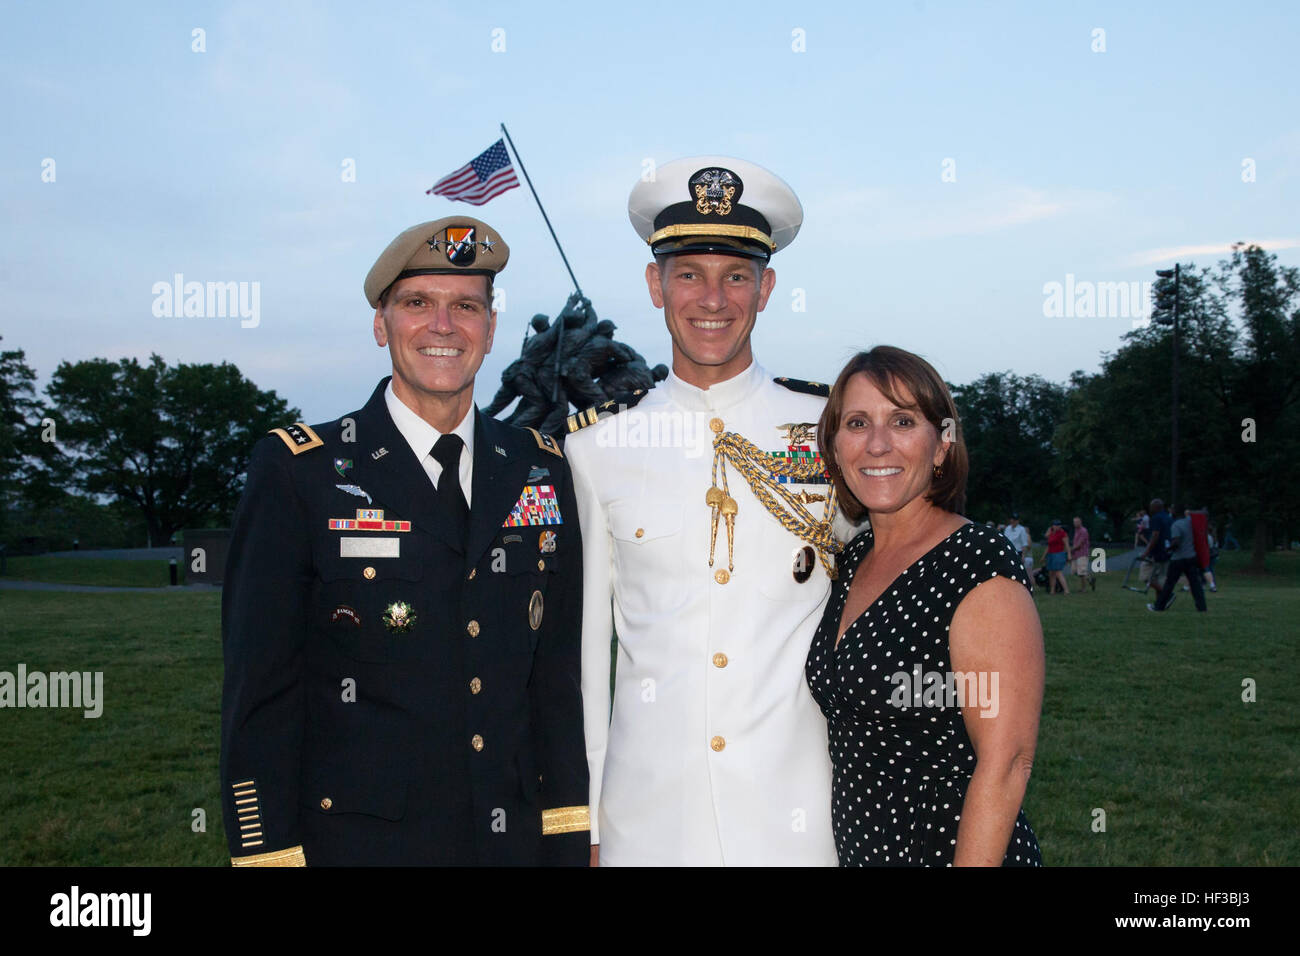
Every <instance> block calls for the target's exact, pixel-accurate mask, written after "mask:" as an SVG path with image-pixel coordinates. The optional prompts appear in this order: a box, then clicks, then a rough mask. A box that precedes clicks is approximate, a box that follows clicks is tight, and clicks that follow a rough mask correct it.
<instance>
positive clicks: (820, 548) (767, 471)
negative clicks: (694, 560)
mask: <svg viewBox="0 0 1300 956" xmlns="http://www.w3.org/2000/svg"><path fill="white" fill-rule="evenodd" d="M721 425H722V423H721V422H718V423H717V425H716V426H714V432H715V434H714V437H713V486H712V487H711V488H710V489H709V490H708V491H707V492H706V493H705V495H704V503H705V504H706V505H708V506H709V508H710V509H711V510H712V512H713V523H712V525H711V529H710V532H709V567H713V552H714V548H715V546H716V544H717V540H718V517H719V515H721V516H722V518H723V519H724V520H725V521H726V524H727V570H728V571H734V570H736V568H735V554H736V547H735V532H736V513H737V511H738V510H739V508H738V506H737V505H736V499H735V498H733V497H731V495H730V494H729V493H728V491H729V489H728V487H727V462H731V464H732V465H733V466H734V467H735V468H736V469H737V470H738V471H739V472H740V473H741V474H742V475H743V476H744V477H745V480H746V481H748V482H749V487H750V490H751V491H753V492H754V497H755V498H757V499H758V500H759V501H760V502H762V504H763V507H764V508H766V509H767V510H768V512H769V513H770V514H771V515H772V517H774V518H775V519H776V520H777V521H779V522H781V526H782V527H783V528H785V529H786V530H787V531H789V532H790V533H791V534H793V535H794V536H795V537H796V538H799V539H800V540H802V541H807V542H808V543H809V544H811V545H812V546H813V547H814V548H815V549H816V550H817V556H818V557H819V558H820V559H821V562H822V567H824V568H825V569H826V574H827V575H828V576H829V577H830V579H831V580H832V581H834V580H835V577H836V569H835V562H834V559H833V557H832V556H833V555H836V554H839V553H840V552H841V551H842V550H844V546H843V545H842V544H840V543H839V542H838V541H836V540H835V534H834V532H832V530H831V519H832V518H833V517H834V516H835V485H834V483H831V484H830V485H829V488H830V491H829V493H828V494H827V495H826V496H825V498H824V499H823V498H822V496H821V495H809V494H808V493H807V492H800V493H799V494H795V493H794V492H792V491H790V489H789V488H788V487H787V486H786V485H783V484H781V483H780V482H779V481H777V478H793V479H794V480H795V481H822V480H824V479H825V472H824V471H823V470H822V467H823V466H822V464H821V462H820V460H808V459H799V458H775V457H773V456H771V455H769V454H767V453H766V452H763V451H760V450H759V449H758V447H757V446H756V445H755V444H754V443H753V442H751V441H749V440H748V439H746V438H744V437H742V436H740V435H737V434H736V433H735V432H724V431H722V428H721ZM719 463H721V465H722V485H721V487H719V485H718V465H719ZM773 492H775V495H774V494H773ZM778 499H779V500H778ZM816 500H823V501H824V504H823V506H822V507H823V511H822V517H821V520H818V519H817V518H815V517H813V514H812V512H811V511H809V510H808V509H807V508H806V507H805V505H807V504H810V503H811V502H812V501H816ZM782 502H784V505H783V504H782Z"/></svg>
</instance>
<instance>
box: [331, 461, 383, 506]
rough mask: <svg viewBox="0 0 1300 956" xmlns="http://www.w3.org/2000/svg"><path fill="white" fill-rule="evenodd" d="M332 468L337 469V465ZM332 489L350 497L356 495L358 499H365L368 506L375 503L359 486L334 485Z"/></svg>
mask: <svg viewBox="0 0 1300 956" xmlns="http://www.w3.org/2000/svg"><path fill="white" fill-rule="evenodd" d="M348 464H349V465H351V464H352V462H348ZM334 467H335V468H337V467H338V465H335V466H334ZM334 487H335V488H337V489H338V490H339V491H346V492H347V493H348V494H350V495H356V496H357V497H358V498H365V499H366V504H368V505H373V504H374V503H375V499H373V498H371V497H370V495H369V494H368V493H367V492H366V490H365V489H364V488H362V487H361V486H360V485H335V486H334Z"/></svg>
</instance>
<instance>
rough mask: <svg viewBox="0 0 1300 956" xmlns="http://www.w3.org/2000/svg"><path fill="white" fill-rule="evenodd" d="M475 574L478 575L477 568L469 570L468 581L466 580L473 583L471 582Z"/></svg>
mask: <svg viewBox="0 0 1300 956" xmlns="http://www.w3.org/2000/svg"><path fill="white" fill-rule="evenodd" d="M476 574H478V568H470V570H469V579H468V580H470V581H473V580H474V575H476Z"/></svg>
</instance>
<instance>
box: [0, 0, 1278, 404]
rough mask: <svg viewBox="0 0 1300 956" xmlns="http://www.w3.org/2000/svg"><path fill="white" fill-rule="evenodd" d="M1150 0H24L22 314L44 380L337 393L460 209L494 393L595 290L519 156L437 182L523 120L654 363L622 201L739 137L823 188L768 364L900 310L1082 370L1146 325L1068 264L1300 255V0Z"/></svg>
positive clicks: (10, 324) (602, 303)
mask: <svg viewBox="0 0 1300 956" xmlns="http://www.w3.org/2000/svg"><path fill="white" fill-rule="evenodd" d="M1129 6H1130V5H1128V4H1107V3H1095V4H1090V3H1082V4H1070V5H1064V4H1062V5H1056V4H1052V5H1044V4H981V5H979V6H977V7H976V6H964V5H955V4H951V5H950V4H939V3H933V2H924V3H922V2H912V3H906V2H904V3H899V4H890V5H880V6H879V7H876V6H871V7H860V6H859V5H856V4H854V5H849V4H824V5H818V6H816V7H813V6H812V5H805V4H793V3H770V4H752V3H751V4H744V5H732V6H725V5H724V6H718V5H704V6H700V5H690V6H668V5H638V6H636V7H627V8H621V7H620V8H616V9H610V8H609V7H607V6H605V5H603V4H595V3H592V4H545V5H543V4H525V3H521V2H520V3H514V2H502V3H498V4H495V5H493V6H491V7H486V6H478V7H475V8H472V9H471V8H469V7H468V6H467V5H464V4H440V3H420V4H399V3H393V4H385V5H383V7H382V8H381V9H382V15H381V13H379V12H374V11H371V10H368V9H366V8H364V7H362V6H360V5H357V4H351V3H348V4H344V3H335V4H328V3H321V4H306V3H283V4H269V3H266V4H262V3H227V4H217V3H194V4H184V5H181V4H163V3H152V4H149V3H135V4H115V5H114V4H102V3H83V4H66V3H62V4H61V3H43V4H35V3H32V4H7V5H6V29H5V30H4V32H3V35H0V83H3V90H4V96H3V101H2V102H3V104H4V106H3V110H4V112H3V128H4V136H3V140H2V142H0V182H3V188H2V190H0V204H3V210H4V221H5V229H4V232H3V234H2V236H0V243H2V244H3V248H2V252H3V255H2V256H0V302H3V306H0V310H2V311H0V334H2V335H3V336H4V340H3V345H2V346H0V347H3V348H6V349H9V348H21V349H24V350H25V351H26V352H27V356H28V360H29V362H30V363H31V364H32V365H33V366H34V367H35V368H36V369H37V372H38V373H39V374H40V376H41V381H42V384H43V383H44V382H45V381H46V380H47V379H48V376H49V374H50V372H52V371H53V369H54V368H55V366H56V365H57V364H58V362H60V361H63V360H68V361H75V360H79V359H85V358H92V357H95V356H107V357H110V358H118V357H122V356H131V355H134V356H139V357H141V358H144V357H147V356H148V355H149V353H150V352H154V351H156V352H158V353H159V354H161V355H162V356H163V357H164V358H165V359H167V360H168V361H169V362H176V361H185V362H217V361H222V360H229V361H232V362H234V363H236V364H237V365H238V366H239V367H240V368H241V369H242V370H243V371H244V373H245V374H246V375H248V376H249V377H250V378H252V379H253V380H254V381H255V382H256V383H257V384H258V385H259V386H261V387H263V388H274V389H276V390H277V391H278V392H280V394H282V395H283V396H285V397H286V398H287V399H288V400H289V401H290V402H291V403H292V404H295V405H298V406H299V407H301V408H302V410H303V412H304V416H305V417H306V419H307V420H308V421H321V420H326V419H329V418H334V417H337V416H338V415H340V414H342V413H344V412H346V411H349V410H351V409H353V408H355V407H357V406H358V405H360V404H361V402H362V401H363V400H364V399H365V398H366V397H367V396H368V395H369V392H370V389H371V387H372V386H373V384H374V383H375V382H376V381H377V380H378V379H379V378H380V377H381V376H382V375H384V374H386V373H387V371H388V364H387V361H386V354H385V353H384V352H382V351H381V350H380V349H378V348H377V347H376V346H375V345H374V343H373V340H372V339H371V337H370V331H369V327H370V323H371V317H372V313H371V311H370V309H369V308H368V306H367V305H366V302H365V299H364V297H363V295H362V292H361V285H362V280H363V279H364V277H365V274H366V272H367V270H368V269H369V268H370V265H371V263H372V262H373V261H374V259H375V258H376V256H377V255H378V254H379V252H380V251H381V250H382V249H383V248H384V246H385V245H386V244H387V243H388V241H389V240H390V239H391V238H392V237H393V236H394V235H396V234H397V233H398V232H400V231H401V230H402V229H404V228H406V227H407V226H409V225H413V224H415V223H417V222H421V221H424V220H428V219H436V218H439V217H441V216H444V215H449V214H452V213H455V212H462V213H465V212H467V213H469V214H471V215H476V216H479V217H481V218H483V219H485V220H487V221H488V222H490V223H492V224H493V225H494V226H495V227H496V228H497V229H498V230H499V231H500V232H501V233H502V234H503V235H504V236H505V238H506V240H507V241H508V242H509V243H510V246H511V250H512V255H511V262H510V266H509V268H508V269H507V270H506V271H505V273H504V274H503V275H502V276H501V277H500V279H499V281H498V286H499V287H500V288H502V289H504V290H505V293H506V304H505V309H504V311H503V312H502V313H501V315H500V326H499V329H498V334H497V343H496V349H495V350H494V352H493V353H492V354H491V355H490V356H489V357H488V360H487V362H486V363H485V365H484V367H483V371H482V372H481V373H480V378H479V387H478V400H479V401H480V403H486V401H487V400H488V399H489V398H490V397H491V394H492V392H493V391H494V390H495V388H496V385H497V383H498V381H499V376H500V372H501V369H502V368H503V367H504V366H505V365H506V364H507V363H508V362H509V361H510V360H511V359H513V358H514V357H516V356H517V355H518V346H519V343H520V341H521V340H522V336H523V330H524V327H525V324H526V322H527V320H528V318H529V317H531V316H532V315H533V313H535V312H546V313H548V314H554V313H555V312H556V311H557V310H558V309H559V308H560V307H561V305H562V304H563V302H564V300H565V297H566V296H567V295H568V293H569V291H570V287H569V283H568V277H567V275H566V273H565V271H564V268H563V265H562V264H561V262H560V260H559V256H558V254H557V253H556V251H555V248H554V246H553V245H552V243H551V240H550V237H549V236H548V234H547V232H546V228H545V226H544V224H543V222H542V219H541V216H540V215H539V214H538V212H537V209H536V207H535V205H534V204H533V201H532V198H531V196H530V195H529V193H528V191H527V189H526V188H520V189H516V190H512V191H510V192H508V193H506V194H504V195H503V196H500V197H498V198H497V199H494V200H493V201H492V202H490V203H489V204H487V205H486V206H483V207H478V208H475V207H468V206H465V205H463V204H453V203H448V202H446V201H445V200H441V199H434V198H431V197H428V196H426V195H425V194H424V190H425V189H427V188H428V187H429V186H430V185H431V184H432V183H433V182H434V181H435V180H437V179H438V178H440V177H441V176H443V175H444V174H446V173H448V172H450V171H451V170H453V169H455V168H456V167H458V166H460V165H462V164H464V163H465V162H467V161H468V160H469V159H470V158H471V157H473V156H474V155H476V154H477V153H478V152H480V151H481V150H483V149H484V148H486V147H487V146H488V145H489V144H490V143H491V142H492V141H494V140H495V139H496V138H497V136H498V135H499V132H498V128H497V124H498V123H500V122H503V121H504V122H505V123H506V124H507V125H508V126H509V127H510V130H511V133H512V135H513V137H514V140H515V143H516V144H517V146H518V147H519V149H520V150H521V152H522V154H523V159H524V161H525V163H526V164H527V167H528V171H529V173H530V174H531V175H532V178H533V181H534V183H535V185H536V186H537V189H538V191H539V193H540V194H541V197H542V200H543V202H545V203H546V206H547V211H548V212H549V213H550V216H551V220H552V222H553V223H554V225H555V228H556V231H557V232H558V234H559V236H560V238H561V240H562V241H563V242H564V244H565V249H566V251H567V253H568V255H569V259H570V262H571V263H572V265H573V268H574V271H575V272H576V274H577V276H578V279H579V281H580V282H581V283H582V285H583V289H584V291H585V292H586V293H587V295H588V296H589V297H590V298H591V299H592V300H593V302H594V304H595V306H596V308H597V310H598V312H599V314H600V315H601V317H602V318H609V319H613V320H614V321H615V322H616V323H617V324H618V326H619V336H620V338H622V339H623V340H625V341H627V342H629V343H630V344H632V345H633V346H634V347H636V348H637V349H639V350H640V351H641V352H642V353H643V354H644V355H645V356H646V358H647V359H648V360H649V361H650V362H651V363H654V362H657V361H668V360H669V352H668V340H667V334H666V332H665V330H664V327H663V323H662V318H661V315H660V313H658V312H657V311H656V310H654V309H653V307H652V306H651V305H650V302H649V300H648V297H647V296H646V292H645V286H644V282H643V280H642V272H643V268H644V264H645V262H646V260H647V254H646V249H645V247H644V245H643V244H642V243H641V242H640V241H639V240H638V239H637V237H636V235H635V233H634V232H633V231H632V228H631V226H630V225H629V224H628V220H627V214H626V202H627V196H628V193H629V191H630V190H631V188H632V186H633V184H634V183H635V182H636V180H637V178H638V177H639V176H640V174H641V170H642V168H643V163H644V161H646V160H647V159H648V160H652V161H654V162H655V163H663V162H667V161H668V160H671V159H675V158H678V157H681V156H687V155H695V154H704V153H720V154H724V155H734V156H742V157H744V158H746V159H749V160H751V161H754V162H757V163H760V164H761V165H764V166H766V167H768V168H769V169H771V170H773V171H774V172H776V173H777V174H778V175H780V176H781V177H782V178H784V179H785V180H786V181H787V182H789V183H790V185H791V186H792V187H793V188H794V190H795V192H796V193H797V194H798V195H799V197H800V199H801V200H802V202H803V206H804V212H805V220H804V226H803V230H802V231H801V233H800V235H799V237H798V239H797V240H796V241H795V242H794V243H793V244H792V245H791V246H790V247H789V248H788V249H786V250H783V251H781V252H779V253H778V254H777V255H776V257H775V258H774V260H773V266H774V267H775V269H776V272H777V287H776V291H775V293H774V294H773V296H772V301H771V303H770V304H769V306H768V309H767V311H766V312H764V313H763V314H762V315H761V316H760V317H759V324H758V327H757V331H756V333H755V347H756V352H757V354H758V357H759V359H760V361H761V362H762V363H763V364H764V365H765V366H766V367H767V368H768V369H770V370H771V371H772V372H773V374H785V375H792V376H797V377H803V378H812V379H820V380H829V379H830V378H831V377H832V376H833V375H834V374H835V372H836V371H837V370H838V368H839V367H840V366H841V365H842V364H843V362H844V361H845V360H846V359H847V357H848V356H849V355H850V354H852V352H854V351H856V350H857V349H859V348H863V347H868V346H870V345H872V344H876V343H882V342H883V343H890V344H894V345H900V346H903V347H906V348H910V349H913V350H915V351H918V352H920V353H922V354H924V355H925V356H927V357H928V358H929V359H930V360H931V361H933V362H934V363H935V365H936V366H937V367H938V368H939V370H940V371H941V372H942V373H943V374H944V375H945V376H946V377H947V378H948V379H949V380H950V381H953V382H957V383H962V382H968V381H970V380H972V379H974V378H975V377H977V376H979V375H980V374H982V373H984V372H987V371H993V370H1000V369H1013V370H1015V371H1017V372H1019V373H1022V374H1028V373H1038V374H1041V375H1044V376H1046V377H1048V378H1050V379H1054V380H1057V381H1061V380H1064V379H1065V378H1066V377H1067V376H1068V374H1069V373H1070V371H1071V370H1073V369H1076V368H1083V369H1088V370H1094V369H1095V368H1096V367H1097V364H1098V360H1099V357H1100V355H1101V353H1102V352H1103V351H1107V350H1114V349H1115V348H1117V347H1118V346H1119V345H1120V344H1121V338H1120V337H1121V336H1122V334H1123V333H1124V332H1125V331H1127V330H1128V329H1130V328H1131V327H1132V324H1133V322H1132V318H1131V317H1118V318H1116V317H1104V318H1081V317H1072V318H1049V317H1046V316H1045V315H1044V314H1043V303H1044V298H1045V297H1044V292H1043V287H1044V285H1045V284H1046V283H1049V282H1064V281H1065V277H1066V275H1067V274H1071V275H1073V276H1075V279H1076V281H1087V282H1130V281H1141V280H1146V279H1150V278H1151V277H1152V275H1151V271H1152V270H1153V269H1155V268H1160V267H1164V266H1168V265H1170V264H1172V262H1173V261H1174V258H1175V257H1178V258H1180V259H1181V261H1183V262H1187V261H1191V260H1194V261H1195V262H1196V263H1198V264H1212V263H1214V262H1215V261H1217V260H1218V259H1219V258H1220V257H1221V255H1222V254H1223V253H1222V251H1221V250H1226V247H1227V245H1228V244H1229V243H1231V242H1234V241H1237V240H1250V241H1262V242H1265V243H1268V244H1270V245H1271V247H1272V248H1274V249H1275V250H1276V251H1277V254H1278V256H1279V258H1280V260H1281V261H1282V262H1284V263H1286V264H1290V265H1300V214H1298V213H1300V209H1298V208H1297V206H1298V203H1297V199H1296V197H1297V191H1298V187H1300V118H1298V116H1300V113H1298V112H1297V110H1296V102H1297V97H1296V86H1297V84H1296V79H1295V77H1296V73H1295V68H1294V66H1293V65H1292V66H1288V63H1291V62H1292V61H1293V53H1294V51H1293V47H1294V44H1295V41H1296V38H1297V35H1298V33H1300V31H1297V26H1298V25H1300V13H1297V12H1296V11H1297V8H1296V7H1295V6H1294V5H1291V4H1284V3H1275V4H1268V3H1263V4H1251V5H1249V6H1248V7H1242V8H1230V7H1228V6H1225V5H1223V4H1205V3H1180V4H1173V3H1169V4H1147V5H1143V8H1142V9H1140V10H1134V9H1129ZM195 28H200V29H202V30H203V31H204V37H203V39H204V45H205V47H206V50H205V52H194V51H193V50H192V45H193V43H194V40H193V37H192V31H193V30H194V29H195ZM1097 29H1101V30H1104V31H1105V32H1104V44H1105V50H1104V52H1094V50H1093V47H1094V46H1097V45H1098V36H1096V35H1095V34H1094V31H1095V30H1097ZM496 30H501V31H504V34H501V33H495V34H494V31H496ZM796 31H802V33H801V34H800V33H797V32H796ZM800 37H801V38H802V42H803V46H804V50H803V51H802V52H796V51H795V49H794V47H795V46H798V45H799V43H798V41H799V38H800ZM494 38H495V39H496V41H497V46H498V47H499V46H500V45H501V40H502V39H504V45H505V49H504V51H503V52H493V41H494ZM50 159H52V160H53V161H54V166H53V170H54V180H53V181H52V182H46V181H43V179H42V173H43V170H45V169H47V168H48V164H45V163H44V161H45V160H50ZM345 160H353V161H354V162H355V170H356V177H355V182H345V181H343V178H342V176H341V173H342V171H343V164H344V162H345ZM946 160H951V162H950V163H948V164H947V165H946V166H945V161H946ZM1246 160H1251V161H1253V169H1254V181H1252V182H1245V181H1243V162H1245V161H1246ZM43 164H44V165H43ZM945 168H947V169H948V170H950V171H951V172H955V181H944V177H943V175H942V174H943V172H944V170H945ZM47 178H48V173H47ZM948 178H949V179H952V176H951V175H950V176H949V177H948ZM1179 250H1182V251H1181V254H1180V253H1179ZM176 273H182V274H183V275H184V276H185V278H186V280H187V281H202V282H207V281H236V282H258V283H260V295H261V302H260V322H259V324H258V325H257V327H256V328H242V327H241V325H240V322H239V320H238V319H237V318H229V317H228V318H176V317H172V318H166V317H156V316H155V315H154V314H153V309H152V305H153V302H154V295H153V292H152V288H153V285H154V283H156V282H171V280H172V277H173V275H174V274H176ZM796 289H800V290H803V297H804V301H805V302H806V312H795V311H794V310H793V309H792V302H793V301H794V299H793V293H794V290H796Z"/></svg>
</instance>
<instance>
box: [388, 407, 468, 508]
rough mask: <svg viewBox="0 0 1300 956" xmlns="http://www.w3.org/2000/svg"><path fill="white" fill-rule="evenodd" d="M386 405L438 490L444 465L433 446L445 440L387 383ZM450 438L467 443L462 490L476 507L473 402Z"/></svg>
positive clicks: (461, 479)
mask: <svg viewBox="0 0 1300 956" xmlns="http://www.w3.org/2000/svg"><path fill="white" fill-rule="evenodd" d="M384 401H385V402H386V403H387V404H388V414H389V417H391V418H392V419H393V424H394V425H396V426H397V430H398V431H399V432H401V433H402V437H403V438H405V439H406V443H407V444H408V445H410V446H411V451H412V452H414V453H415V458H416V460H417V461H419V463H420V464H421V465H422V466H423V468H424V470H425V473H426V474H427V475H428V476H429V481H431V482H432V483H433V486H434V487H435V488H437V487H438V481H439V479H441V477H442V465H440V464H439V463H438V461H437V460H436V459H435V458H434V457H433V446H434V444H435V443H436V442H437V441H438V439H439V438H441V437H442V432H440V431H438V429H436V428H434V427H433V426H432V425H430V424H429V423H428V422H426V421H425V420H424V419H423V418H421V417H420V416H419V415H418V414H416V413H415V412H414V411H413V410H412V409H411V408H409V407H407V406H406V404H404V403H403V402H402V400H401V399H400V398H398V397H397V395H395V394H394V393H393V383H392V382H391V381H390V382H389V383H388V388H387V389H385V390H384ZM450 434H453V435H459V436H460V439H461V441H463V442H464V443H465V447H464V448H462V449H461V452H460V476H459V477H460V488H461V491H463V492H464V493H465V504H467V505H470V506H472V505H473V504H474V503H473V502H472V501H471V500H470V494H471V488H472V487H473V484H474V403H473V402H472V401H471V402H470V404H469V411H468V412H466V414H465V417H464V418H462V419H461V420H460V424H459V425H457V426H456V427H455V428H453V429H452V430H451V432H450Z"/></svg>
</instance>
